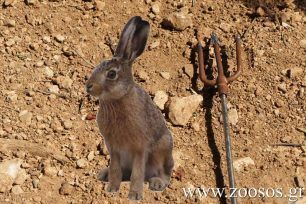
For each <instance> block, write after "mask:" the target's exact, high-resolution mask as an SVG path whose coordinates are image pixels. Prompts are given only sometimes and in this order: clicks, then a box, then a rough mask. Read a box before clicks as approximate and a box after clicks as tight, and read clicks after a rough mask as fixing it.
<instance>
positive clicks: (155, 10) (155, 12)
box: [151, 3, 160, 15]
mask: <svg viewBox="0 0 306 204" xmlns="http://www.w3.org/2000/svg"><path fill="white" fill-rule="evenodd" d="M151 9H152V12H153V13H154V14H155V15H157V14H159V13H160V8H159V4H158V3H154V4H153V5H152V8H151Z"/></svg>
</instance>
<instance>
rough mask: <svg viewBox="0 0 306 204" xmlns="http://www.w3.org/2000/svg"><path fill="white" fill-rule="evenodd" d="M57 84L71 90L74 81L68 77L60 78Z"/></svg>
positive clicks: (57, 79)
mask: <svg viewBox="0 0 306 204" xmlns="http://www.w3.org/2000/svg"><path fill="white" fill-rule="evenodd" d="M56 82H57V84H58V85H59V87H60V88H63V89H67V90H69V89H70V88H71V87H72V83H73V80H72V79H70V78H69V77H68V76H59V77H57V78H56Z"/></svg>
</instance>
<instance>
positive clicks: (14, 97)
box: [5, 91, 18, 102]
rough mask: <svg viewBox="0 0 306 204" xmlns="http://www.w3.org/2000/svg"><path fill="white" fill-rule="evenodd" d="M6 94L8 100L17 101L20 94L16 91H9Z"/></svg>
mask: <svg viewBox="0 0 306 204" xmlns="http://www.w3.org/2000/svg"><path fill="white" fill-rule="evenodd" d="M5 95H6V98H7V101H8V102H15V101H17V99H18V95H17V94H16V92H15V91H9V92H7V93H6V94H5Z"/></svg>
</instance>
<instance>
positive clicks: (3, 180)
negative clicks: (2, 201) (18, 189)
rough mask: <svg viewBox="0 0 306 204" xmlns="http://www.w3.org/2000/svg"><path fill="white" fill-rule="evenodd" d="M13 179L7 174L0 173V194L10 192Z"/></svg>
mask: <svg viewBox="0 0 306 204" xmlns="http://www.w3.org/2000/svg"><path fill="white" fill-rule="evenodd" d="M13 183H14V179H13V178H12V177H10V176H9V175H7V174H3V173H0V193H5V192H8V191H9V190H11V188H12V185H13Z"/></svg>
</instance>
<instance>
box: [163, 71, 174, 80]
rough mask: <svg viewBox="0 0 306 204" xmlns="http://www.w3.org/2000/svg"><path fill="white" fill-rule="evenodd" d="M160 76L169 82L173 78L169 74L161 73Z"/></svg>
mask: <svg viewBox="0 0 306 204" xmlns="http://www.w3.org/2000/svg"><path fill="white" fill-rule="evenodd" d="M160 76H161V77H163V78H164V79H167V80H169V79H170V77H171V76H170V73H169V72H160Z"/></svg>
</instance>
